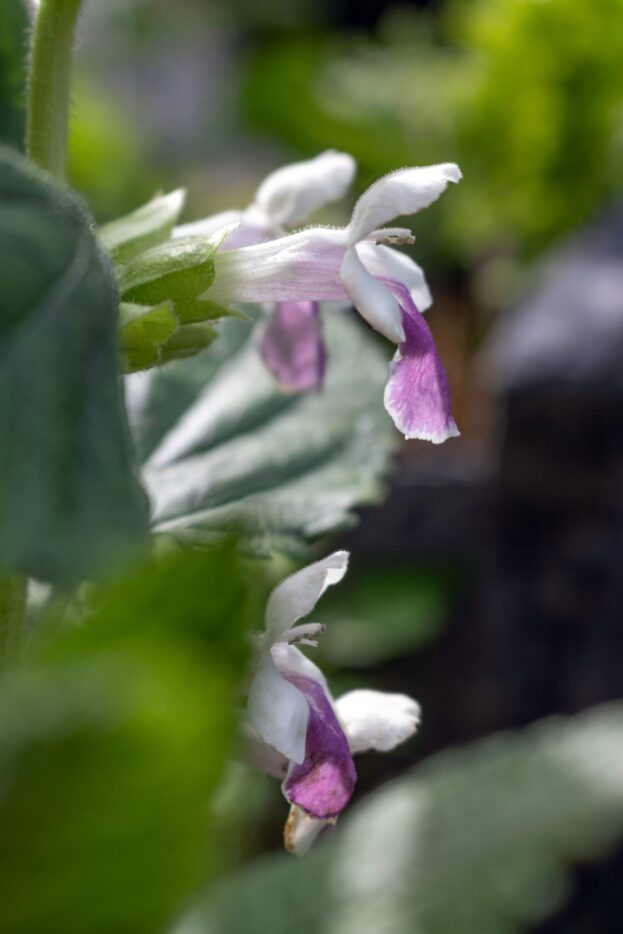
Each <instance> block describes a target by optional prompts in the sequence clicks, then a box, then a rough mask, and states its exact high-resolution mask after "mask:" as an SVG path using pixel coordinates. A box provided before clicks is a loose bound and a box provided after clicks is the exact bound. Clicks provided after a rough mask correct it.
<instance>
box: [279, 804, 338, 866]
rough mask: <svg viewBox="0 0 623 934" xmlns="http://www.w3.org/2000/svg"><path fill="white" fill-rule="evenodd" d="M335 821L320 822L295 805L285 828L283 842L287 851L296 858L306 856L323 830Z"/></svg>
mask: <svg viewBox="0 0 623 934" xmlns="http://www.w3.org/2000/svg"><path fill="white" fill-rule="evenodd" d="M333 823H335V822H334V821H324V820H318V818H316V817H310V816H309V814H306V813H305V811H303V810H301V808H299V807H297V806H296V804H293V805H292V807H291V808H290V813H289V814H288V819H287V821H286V825H285V827H284V828H283V842H284V844H285V847H286V850H288V851H289V852H290V853H294V855H295V856H305V854H306V853H307V851H308V850H309V848H310V847H311V845H312V843H313V842H314V840H315V839H316V837H317V836H318V834H319V833H320V831H321V830H324V828H325V827H326V826H327V825H328V824H333Z"/></svg>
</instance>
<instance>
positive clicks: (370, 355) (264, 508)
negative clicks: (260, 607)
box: [128, 310, 396, 556]
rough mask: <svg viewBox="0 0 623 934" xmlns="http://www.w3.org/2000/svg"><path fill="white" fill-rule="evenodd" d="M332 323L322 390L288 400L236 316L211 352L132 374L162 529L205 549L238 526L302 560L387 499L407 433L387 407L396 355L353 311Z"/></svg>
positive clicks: (335, 315)
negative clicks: (394, 459) (386, 478)
mask: <svg viewBox="0 0 623 934" xmlns="http://www.w3.org/2000/svg"><path fill="white" fill-rule="evenodd" d="M324 321H325V330H326V338H327V343H328V349H329V355H330V356H329V367H328V374H327V380H326V385H325V388H324V390H323V391H322V392H321V393H308V394H306V395H298V396H297V395H285V394H283V393H282V392H281V391H280V390H279V389H278V387H277V386H276V385H275V383H274V382H273V380H272V379H271V377H270V375H269V374H268V372H267V371H266V369H265V367H264V365H263V363H262V361H261V359H260V356H259V352H258V348H257V339H256V335H255V333H253V329H252V328H251V327H250V326H249V325H248V324H243V323H241V322H236V321H232V320H230V321H227V322H225V326H224V327H223V336H222V337H221V339H220V340H218V341H217V342H216V343H215V344H214V347H213V348H210V350H208V351H207V352H206V353H205V354H202V355H201V356H199V357H197V358H196V359H194V360H192V361H187V362H185V363H184V364H182V365H172V366H170V367H165V368H162V369H159V370H158V371H152V372H150V373H149V374H147V375H146V376H136V377H131V379H130V381H129V387H128V402H129V409H130V421H131V424H132V427H133V431H134V437H135V440H136V443H137V445H138V449H139V452H140V455H141V456H142V457H143V459H144V461H145V469H144V479H145V482H146V484H147V487H148V491H149V494H150V497H151V499H152V506H153V524H154V528H155V529H156V531H160V532H167V533H170V534H172V535H174V536H175V537H177V538H179V539H181V540H191V541H197V542H204V541H206V540H207V541H209V540H211V539H212V538H213V537H214V536H215V535H219V534H222V533H223V532H225V531H229V530H232V529H233V530H236V531H237V532H239V533H241V534H242V536H243V538H244V543H245V546H246V547H247V548H248V549H249V550H251V551H253V552H259V553H261V554H267V553H270V552H271V551H284V552H287V553H291V554H295V555H299V556H300V555H302V554H304V553H305V546H307V545H308V544H309V543H310V542H311V541H313V540H314V539H317V538H318V537H320V536H322V535H326V534H328V533H329V532H333V531H336V530H337V529H341V528H345V527H347V526H350V525H351V524H352V522H353V513H352V510H353V508H354V507H355V506H357V505H360V504H362V503H369V502H374V501H376V500H377V499H378V498H379V496H380V494H381V489H382V487H381V483H380V480H381V477H382V475H383V473H384V471H385V469H386V467H387V463H388V458H389V455H390V451H391V448H392V442H393V439H394V438H395V437H396V435H395V432H394V430H393V427H392V423H391V420H390V419H389V417H388V416H387V414H386V413H385V410H384V409H383V402H382V398H383V386H384V383H385V380H386V378H387V361H386V357H385V354H384V352H383V350H382V349H380V348H379V346H378V345H377V344H376V343H375V341H374V339H373V338H372V337H371V336H370V335H369V334H368V333H366V331H365V330H364V328H363V327H362V326H360V325H359V322H357V321H355V320H353V319H352V318H350V317H349V316H347V315H346V314H344V313H340V312H333V311H328V310H327V312H326V313H325V318H324ZM260 326H261V325H260Z"/></svg>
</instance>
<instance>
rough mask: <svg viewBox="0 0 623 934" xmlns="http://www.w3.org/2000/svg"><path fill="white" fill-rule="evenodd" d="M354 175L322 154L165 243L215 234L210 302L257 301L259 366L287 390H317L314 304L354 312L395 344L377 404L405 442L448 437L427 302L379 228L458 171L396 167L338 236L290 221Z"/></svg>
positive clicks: (322, 354)
mask: <svg viewBox="0 0 623 934" xmlns="http://www.w3.org/2000/svg"><path fill="white" fill-rule="evenodd" d="M354 171H355V166H354V162H353V160H352V159H351V157H350V156H348V155H346V154H344V153H338V152H326V153H323V154H322V155H320V156H318V157H317V158H315V159H312V160H309V161H307V162H301V163H298V164H295V165H290V166H286V167H284V168H282V169H279V170H278V171H277V172H275V173H273V174H272V175H270V176H268V178H267V179H266V180H265V181H264V182H263V184H262V185H261V186H260V187H259V189H258V191H257V192H256V195H255V197H254V199H253V202H252V204H251V205H249V207H248V208H246V209H245V210H242V211H227V212H224V213H222V214H217V215H215V216H213V217H211V218H207V219H205V220H203V221H198V222H196V223H194V224H187V225H185V226H183V227H179V228H177V229H176V231H175V236H185V237H186V236H189V235H198V234H200V235H203V236H212V235H215V234H216V233H217V232H220V234H221V237H222V241H221V247H220V249H219V251H218V253H217V256H216V258H215V277H214V282H213V284H212V285H211V287H210V290H209V293H206V297H208V295H209V299H210V301H213V302H217V303H220V304H222V305H227V304H239V303H245V302H253V303H257V302H259V303H268V304H269V305H271V306H272V307H273V312H272V317H271V319H270V321H269V323H268V326H267V327H266V329H265V331H264V335H263V338H262V343H261V352H262V356H263V358H264V361H265V363H266V365H267V366H268V368H269V369H270V371H271V372H272V373H273V375H274V376H275V377H276V379H277V380H278V381H279V382H280V384H281V385H282V386H283V387H284V388H285V389H286V390H288V391H293V392H300V391H303V390H309V389H314V388H315V389H318V388H320V387H321V385H322V381H323V377H324V371H325V362H326V350H325V347H324V342H323V338H322V330H321V321H320V307H319V303H320V302H323V303H324V302H341V303H348V304H352V305H354V307H355V308H356V309H357V311H358V312H359V314H360V315H361V316H362V317H363V318H364V319H365V321H367V323H368V324H369V325H370V326H371V327H372V328H374V329H375V330H376V331H378V332H379V333H380V334H382V335H383V336H384V337H386V338H387V339H388V340H389V341H391V342H392V343H393V344H395V345H397V350H396V354H395V356H394V359H393V361H392V363H391V366H390V375H389V380H388V383H387V386H386V389H385V396H384V402H385V407H386V409H387V411H388V412H389V414H390V415H391V417H392V418H393V420H394V423H395V424H396V426H397V428H398V429H399V430H400V431H401V432H402V433H403V434H404V435H405V437H406V438H421V439H424V440H428V441H432V442H435V443H439V442H441V441H444V440H445V439H446V438H448V437H451V436H453V435H456V434H458V431H457V428H456V425H455V422H454V419H453V417H452V412H451V404H450V393H449V390H448V383H447V380H446V376H445V373H444V370H443V367H442V364H441V361H440V360H439V357H438V354H437V350H436V348H435V343H434V340H433V337H432V334H431V332H430V329H429V327H428V325H427V324H426V322H425V320H424V318H423V316H422V312H423V311H425V310H426V308H428V307H429V305H430V304H431V296H430V293H429V290H428V287H427V285H426V281H425V279H424V274H423V273H422V270H421V269H420V267H419V266H417V265H416V263H415V262H413V260H412V259H411V258H410V257H408V256H407V255H406V254H404V253H401V252H399V251H398V250H396V249H394V247H393V246H392V244H394V245H395V244H402V243H411V242H413V237H412V235H411V232H410V231H409V230H407V229H404V228H391V227H385V226H384V225H385V224H387V223H388V222H390V221H391V220H393V219H394V218H395V217H399V216H404V215H410V214H415V213H416V212H418V211H420V210H422V209H423V208H426V207H428V206H429V205H430V204H432V202H433V201H435V200H436V199H437V198H438V197H439V195H440V194H442V192H443V191H444V190H445V188H446V187H447V185H448V183H449V182H458V181H459V180H460V178H461V172H460V170H459V168H458V166H456V165H454V164H453V163H444V164H441V165H432V166H426V167H422V168H406V169H399V170H398V171H396V172H392V173H391V174H389V175H387V176H385V177H384V178H381V179H379V180H378V181H377V182H375V183H374V184H373V185H372V186H371V187H370V188H368V190H367V191H366V192H364V194H363V195H362V196H361V198H360V199H359V201H358V202H357V204H356V205H355V208H354V210H353V213H352V217H351V220H350V223H349V224H348V225H347V226H346V227H342V228H334V227H305V228H303V229H301V230H298V231H295V232H294V233H288V232H287V231H288V229H289V228H292V227H295V226H296V225H298V224H300V223H301V222H302V221H303V220H304V219H305V218H307V217H308V216H309V214H311V213H313V212H314V211H316V210H317V209H318V208H319V207H320V206H321V205H323V204H325V203H327V202H329V201H333V200H335V199H337V198H339V197H341V196H342V195H343V194H344V192H345V191H346V189H347V187H348V185H349V184H350V182H351V181H352V178H353V175H354Z"/></svg>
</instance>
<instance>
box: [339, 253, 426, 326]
mask: <svg viewBox="0 0 623 934" xmlns="http://www.w3.org/2000/svg"><path fill="white" fill-rule="evenodd" d="M357 254H358V256H359V258H360V259H361V260H362V262H363V264H364V266H365V267H366V269H367V270H368V272H371V273H372V275H373V276H380V277H381V278H382V279H393V280H394V281H395V282H402V284H403V285H406V287H407V288H408V289H409V292H410V293H411V298H412V299H413V302H414V304H415V306H416V308H417V309H418V311H426V309H427V308H430V306H431V305H432V303H433V298H432V295H431V294H430V289H429V288H428V285H427V283H426V279H425V277H424V273H423V272H422V269H421V268H420V266H418V264H417V263H415V262H414V261H413V260H412V259H411V257H410V256H407V254H406V253H401V252H400V250H394V249H392V247H389V246H383V245H377V244H376V243H371V242H370V240H363V241H362V242H361V243H359V244H357Z"/></svg>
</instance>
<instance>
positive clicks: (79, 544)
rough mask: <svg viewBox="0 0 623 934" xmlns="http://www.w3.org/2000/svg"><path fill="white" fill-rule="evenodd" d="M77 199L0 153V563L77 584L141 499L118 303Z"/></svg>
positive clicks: (134, 524) (134, 527)
mask: <svg viewBox="0 0 623 934" xmlns="http://www.w3.org/2000/svg"><path fill="white" fill-rule="evenodd" d="M91 227H92V221H91V219H90V217H89V216H88V214H87V213H86V212H85V210H84V208H83V206H82V204H81V202H80V201H79V200H78V199H77V198H76V197H75V196H74V195H73V194H72V193H71V192H70V191H69V190H68V189H66V188H62V187H60V186H59V185H57V184H56V183H54V182H53V181H52V180H51V179H50V178H49V177H48V176H46V175H44V174H43V173H40V172H38V171H36V170H35V169H34V168H33V167H31V166H30V165H29V164H28V163H27V162H26V161H25V160H23V159H21V158H20V157H19V156H17V154H15V153H11V152H10V151H9V150H6V149H0V438H1V439H2V440H1V442H0V444H1V447H0V564H3V565H5V566H9V567H19V568H21V569H23V570H26V571H28V572H29V573H31V574H33V575H35V576H37V577H41V578H53V577H66V578H67V577H79V576H83V575H85V574H88V573H90V572H91V571H93V569H94V568H96V567H98V566H99V565H100V564H101V563H102V562H104V561H108V560H110V559H111V557H112V556H113V555H115V556H116V555H117V554H118V553H119V552H122V551H124V550H125V549H126V548H127V547H129V546H132V545H134V544H135V543H136V542H137V541H138V540H139V539H140V536H141V535H142V534H143V532H144V531H145V529H146V502H145V497H144V494H143V493H142V490H141V488H140V486H139V484H138V481H137V478H136V477H135V475H134V473H133V464H132V455H131V450H130V445H129V435H128V431H127V424H126V419H125V414H124V409H123V396H122V385H121V383H120V381H119V377H118V370H119V357H118V350H117V309H118V297H117V293H116V289H115V284H114V278H113V274H112V270H111V267H110V265H109V262H108V260H107V259H106V257H105V256H104V254H103V253H102V251H101V250H100V249H99V247H98V245H97V242H96V240H95V237H94V236H93V233H92V231H91Z"/></svg>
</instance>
